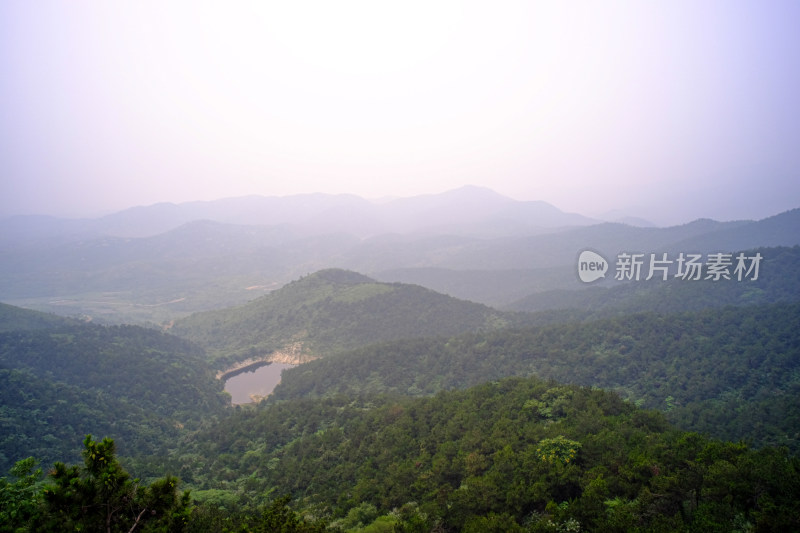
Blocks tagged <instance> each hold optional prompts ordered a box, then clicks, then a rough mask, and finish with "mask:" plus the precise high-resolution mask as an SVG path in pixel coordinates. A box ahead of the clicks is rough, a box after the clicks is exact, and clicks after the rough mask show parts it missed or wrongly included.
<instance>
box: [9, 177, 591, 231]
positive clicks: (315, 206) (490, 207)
mask: <svg viewBox="0 0 800 533" xmlns="http://www.w3.org/2000/svg"><path fill="white" fill-rule="evenodd" d="M197 220H210V221H214V222H220V223H225V224H237V225H258V226H292V227H295V228H297V229H298V230H300V231H302V232H304V233H306V234H319V233H329V232H346V233H352V234H354V235H357V236H359V237H367V236H370V235H378V234H381V233H415V232H455V233H464V232H469V233H473V232H476V231H480V232H484V233H487V234H497V233H502V234H505V233H509V232H520V231H530V230H533V229H536V228H554V227H562V226H575V225H586V224H592V223H594V222H596V221H595V220H593V219H590V218H587V217H584V216H582V215H578V214H572V213H565V212H563V211H561V210H559V209H557V208H556V207H554V206H552V205H550V204H548V203H547V202H541V201H537V202H530V201H517V200H513V199H511V198H508V197H505V196H502V195H500V194H497V193H496V192H494V191H492V190H490V189H486V188H482V187H474V186H465V187H462V188H459V189H455V190H451V191H447V192H444V193H441V194H430V195H421V196H412V197H408V198H398V199H394V200H390V201H387V202H380V203H378V202H371V201H369V200H366V199H364V198H361V197H359V196H355V195H350V194H321V193H315V194H298V195H291V196H280V197H279V196H242V197H236V198H224V199H221V200H214V201H198V202H186V203H181V204H172V203H158V204H154V205H150V206H139V207H133V208H130V209H125V210H123V211H120V212H118V213H113V214H110V215H106V216H103V217H100V218H95V219H58V218H54V217H33V216H23V217H12V218H10V219H7V220H5V221H0V229H3V231H2V232H0V235H3V234H5V238H0V245H3V244H7V242H11V243H17V244H18V243H19V242H21V241H22V240H25V239H34V240H36V239H42V238H53V237H59V238H62V239H76V238H91V237H96V236H100V235H108V236H116V237H134V238H139V237H148V236H153V235H157V234H159V233H164V232H167V231H170V230H173V229H175V228H177V227H179V226H181V225H184V224H187V223H189V222H193V221H197ZM7 239H8V241H7Z"/></svg>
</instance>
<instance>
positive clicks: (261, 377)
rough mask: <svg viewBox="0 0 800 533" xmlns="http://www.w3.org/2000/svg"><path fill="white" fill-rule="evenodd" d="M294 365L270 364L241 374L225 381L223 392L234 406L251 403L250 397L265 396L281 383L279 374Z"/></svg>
mask: <svg viewBox="0 0 800 533" xmlns="http://www.w3.org/2000/svg"><path fill="white" fill-rule="evenodd" d="M294 366H296V365H286V364H283V363H270V364H268V365H266V366H261V367H258V368H256V369H255V370H253V371H251V372H242V373H241V374H237V375H235V376H233V377H231V378H228V379H227V380H225V391H226V392H228V393H229V394H230V395H231V403H233V404H234V405H236V404H242V403H252V401H253V399H252V398H250V395H256V396H266V395H268V394H269V393H271V392H272V390H273V389H274V388H275V387H276V386H277V385H278V383H280V382H281V372H283V371H284V370H286V369H287V368H293V367H294Z"/></svg>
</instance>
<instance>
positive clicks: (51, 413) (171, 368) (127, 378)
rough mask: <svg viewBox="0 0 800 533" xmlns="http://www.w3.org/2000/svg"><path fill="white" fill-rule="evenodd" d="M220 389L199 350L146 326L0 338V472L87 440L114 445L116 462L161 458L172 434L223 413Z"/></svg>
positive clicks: (75, 328) (72, 328) (60, 454)
mask: <svg viewBox="0 0 800 533" xmlns="http://www.w3.org/2000/svg"><path fill="white" fill-rule="evenodd" d="M5 311H10V310H9V309H7V308H6V309H5ZM28 313H31V312H28V311H24V310H19V314H20V315H21V316H22V315H25V314H28ZM41 319H42V320H46V319H47V316H46V315H44V316H43V317H41ZM67 322H68V321H67ZM222 386H223V385H222V383H221V382H219V381H218V380H216V379H215V377H214V373H213V372H212V370H211V369H210V367H209V366H208V364H207V363H206V361H205V356H204V352H203V351H202V349H200V348H199V347H197V346H194V345H192V344H190V343H188V342H186V341H185V340H183V339H179V338H177V337H174V336H172V335H166V334H164V333H161V332H159V331H155V330H152V329H145V328H141V327H136V326H113V327H104V326H97V325H91V324H78V325H63V324H62V325H57V326H54V327H50V328H39V329H31V330H27V331H25V330H17V331H4V332H0V412H2V416H0V470H2V471H6V470H8V468H9V467H10V466H11V465H13V463H14V461H17V460H19V459H22V458H24V457H27V456H30V455H34V456H36V457H37V458H38V459H41V460H45V461H48V460H53V459H59V460H64V459H70V458H72V457H73V452H74V447H75V443H76V442H80V441H82V440H83V437H84V436H85V435H86V434H88V433H92V434H96V435H106V436H110V437H112V438H117V439H118V440H119V441H120V443H121V453H122V454H123V455H144V454H153V453H156V452H163V451H164V450H165V449H166V448H167V447H169V446H171V445H174V443H175V439H176V438H177V437H178V435H179V433H180V431H179V430H180V429H181V428H182V427H186V428H187V429H188V428H196V427H198V426H199V425H200V423H201V422H202V421H203V420H205V419H209V418H213V417H214V416H217V415H219V414H221V413H223V412H224V410H225V407H226V406H227V405H228V402H229V397H228V396H227V395H226V394H225V393H224V392H223V391H222Z"/></svg>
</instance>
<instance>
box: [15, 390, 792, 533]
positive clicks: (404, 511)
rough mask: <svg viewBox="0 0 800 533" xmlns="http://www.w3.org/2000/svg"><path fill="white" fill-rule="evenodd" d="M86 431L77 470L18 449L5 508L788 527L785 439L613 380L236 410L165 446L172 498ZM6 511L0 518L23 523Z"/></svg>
mask: <svg viewBox="0 0 800 533" xmlns="http://www.w3.org/2000/svg"><path fill="white" fill-rule="evenodd" d="M84 446H85V449H84V452H83V457H84V463H85V466H84V467H83V468H79V467H78V466H74V467H67V466H66V465H63V464H61V463H58V464H56V465H55V467H54V469H53V470H52V471H51V473H50V474H49V475H48V477H47V479H45V480H41V479H40V478H41V474H40V473H36V472H33V471H32V468H33V466H34V465H33V464H32V463H31V462H30V461H27V462H26V461H22V462H20V463H18V465H17V466H16V467H15V471H14V473H13V474H14V476H13V477H11V478H9V479H3V480H1V481H0V498H2V499H3V500H2V503H3V504H4V506H3V508H4V509H10V510H13V511H14V512H15V513H17V515H16V516H21V517H22V518H23V520H24V523H25V524H43V525H44V526H46V527H43V528H41V529H38V530H41V531H50V530H59V529H57V528H55V527H54V526H53V525H54V524H59V527H63V524H69V525H72V526H73V527H75V529H80V528H81V527H83V526H86V527H87V528H88V529H89V530H100V528H99V527H97V524H99V523H102V522H101V521H100V520H102V519H106V520H109V521H111V520H112V519H113V526H114V527H113V528H109V529H108V530H109V531H126V530H128V528H131V529H133V528H132V527H131V526H132V525H133V526H136V525H137V524H138V520H139V518H137V516H138V517H142V516H145V518H147V519H148V522H143V523H142V524H141V528H140V530H142V531H162V530H169V531H323V530H329V531H363V532H367V531H371V532H374V531H474V532H486V531H520V532H522V531H528V532H551V531H552V532H556V531H611V532H614V531H619V532H625V531H720V532H722V531H726V532H727V531H793V530H797V528H800V518H799V517H800V461H799V460H798V459H797V458H796V457H791V456H790V455H788V452H787V450H786V449H785V448H784V449H779V448H772V447H768V448H764V449H761V450H758V451H754V450H751V449H749V448H748V447H747V446H746V445H745V444H734V443H725V442H721V441H717V440H713V439H709V438H707V437H703V436H701V435H699V434H696V433H687V432H682V431H679V430H676V429H674V428H672V427H671V426H670V425H669V424H668V423H667V422H666V421H665V420H664V418H663V416H662V415H660V414H658V413H655V412H652V411H645V410H641V409H639V408H637V407H635V406H633V405H631V404H630V403H628V402H624V401H622V399H621V398H620V397H619V396H618V395H616V394H613V393H609V392H604V391H601V390H597V389H592V388H586V387H578V386H574V385H560V384H558V383H555V382H548V381H543V380H540V379H536V378H527V379H521V378H512V379H506V380H502V381H496V382H491V383H487V384H484V385H479V386H477V387H473V388H470V389H466V390H462V391H449V392H442V393H440V394H438V395H436V396H434V397H428V398H417V399H414V398H409V397H391V396H385V395H383V396H369V395H367V396H361V397H352V396H337V397H332V398H327V399H316V400H314V399H306V400H298V401H293V402H280V403H273V404H263V405H262V406H261V407H260V408H258V409H255V410H247V411H241V410H240V411H238V412H237V413H235V414H234V415H233V416H231V417H228V418H226V419H224V420H222V421H220V422H219V423H218V424H216V425H214V426H213V427H211V428H209V429H206V430H203V431H200V432H199V433H196V434H194V435H191V436H190V437H189V438H188V439H187V440H186V441H185V442H184V443H183V444H182V446H181V449H180V451H179V452H177V453H175V454H173V455H172V456H171V458H169V459H166V460H165V462H164V465H163V467H164V468H165V469H166V470H168V471H170V472H173V473H176V474H179V476H180V477H181V478H182V479H183V480H184V482H185V483H186V484H187V485H188V486H192V487H194V488H195V491H194V492H193V493H189V494H185V493H184V495H182V496H181V495H180V494H179V493H178V480H177V479H176V478H173V477H170V476H168V477H166V478H162V479H158V480H155V481H153V482H152V483H151V484H150V485H147V484H137V483H138V482H137V483H134V482H133V481H131V480H130V476H129V475H128V474H127V473H126V472H125V471H124V469H123V468H122V467H121V465H120V464H119V463H118V462H117V461H116V460H115V458H114V457H113V452H114V447H113V442H111V441H108V440H104V441H102V442H96V441H93V440H92V439H91V438H89V437H87V439H86V440H85V441H84ZM103 480H105V481H103ZM37 487H38V488H37ZM103 487H105V488H103ZM192 495H194V499H195V503H194V504H193V505H192V504H190V503H189V502H190V498H191V497H192ZM124 498H127V500H125V501H128V502H130V503H126V504H124V505H120V504H119V501H120V500H121V499H124ZM289 503H291V504H292V506H293V507H294V509H295V510H292V509H290V508H289V507H288V506H287V504H289ZM80 505H84V509H85V510H86V511H85V512H83V513H80V512H76V510H77V506H80ZM146 510H151V512H150V513H148V514H146V515H145V513H144V511H146ZM137 513H140V514H138V515H137ZM6 518H8V521H7V522H6V524H5V526H3V525H0V528H2V529H0V530H1V531H13V527H14V526H15V525H24V524H20V521H19V520H17V519H15V518H14V517H13V516H8V514H7V515H6ZM92 524H95V526H94V528H93V527H92ZM62 530H63V529H62Z"/></svg>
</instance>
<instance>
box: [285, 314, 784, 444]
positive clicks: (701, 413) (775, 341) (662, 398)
mask: <svg viewBox="0 0 800 533" xmlns="http://www.w3.org/2000/svg"><path fill="white" fill-rule="evenodd" d="M798 316H800V304H772V305H764V306H749V307H728V308H724V309H721V310H707V311H698V312H690V313H680V314H672V315H659V314H653V313H650V314H632V315H626V316H623V317H615V318H609V319H605V320H598V321H593V322H577V323H568V324H560V325H555V326H547V327H529V328H522V329H515V330H503V331H496V332H486V333H482V334H467V335H463V336H459V337H451V338H439V339H412V340H403V341H397V342H393V343H386V344H382V345H375V346H369V347H365V348H362V349H359V350H355V351H352V352H348V353H343V354H339V355H336V356H333V357H329V358H326V359H321V360H317V361H313V362H311V363H308V364H306V365H303V366H300V367H297V368H294V369H291V370H287V371H286V372H285V373H284V375H283V379H282V381H281V384H280V385H279V386H278V387H277V388H276V390H275V393H274V396H275V397H276V398H278V399H291V398H299V397H305V396H331V395H336V394H360V393H394V394H407V395H427V394H432V393H435V392H438V391H440V390H445V389H450V388H458V387H468V386H472V385H476V384H479V383H482V382H485V381H487V380H492V379H499V378H502V377H506V376H529V375H536V376H540V377H543V378H550V379H555V380H558V381H561V382H565V383H576V384H581V385H589V386H597V387H602V388H605V389H610V390H615V391H617V392H618V393H620V394H621V395H622V396H623V397H624V398H626V399H628V400H630V401H632V402H634V403H635V404H637V405H640V406H644V407H648V408H654V409H661V410H664V411H666V414H667V416H668V418H669V420H670V421H672V422H674V423H676V424H678V425H679V426H680V427H682V428H684V429H688V430H693V431H701V432H707V433H710V434H712V435H715V436H717V437H718V438H726V439H732V440H738V439H746V440H748V442H750V443H751V444H753V445H756V446H762V445H765V444H770V445H772V444H777V445H786V446H789V447H790V448H791V449H792V450H794V451H795V452H796V451H798V450H800V394H799V393H800V330H798V328H797V318H798Z"/></svg>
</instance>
